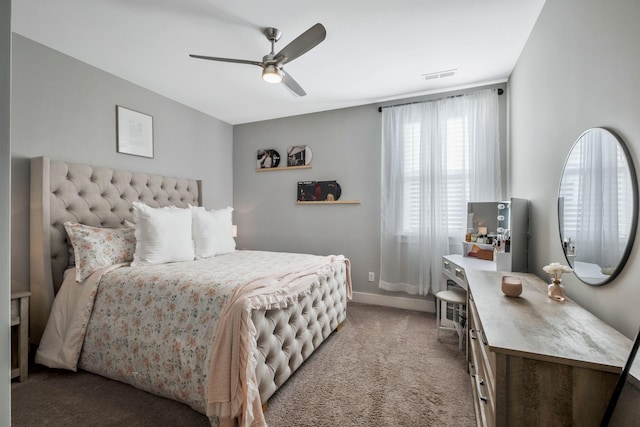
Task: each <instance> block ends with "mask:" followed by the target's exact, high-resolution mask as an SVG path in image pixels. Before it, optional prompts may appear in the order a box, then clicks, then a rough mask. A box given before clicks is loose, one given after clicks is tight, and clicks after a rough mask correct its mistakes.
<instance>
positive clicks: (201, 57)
mask: <svg viewBox="0 0 640 427" xmlns="http://www.w3.org/2000/svg"><path fill="white" fill-rule="evenodd" d="M189 56H190V57H192V58H198V59H208V60H210V61H220V62H233V63H236V64H249V65H257V66H258V67H260V68H264V64H263V63H262V62H258V61H249V60H247V59H231V58H218V57H215V56H202V55H189Z"/></svg>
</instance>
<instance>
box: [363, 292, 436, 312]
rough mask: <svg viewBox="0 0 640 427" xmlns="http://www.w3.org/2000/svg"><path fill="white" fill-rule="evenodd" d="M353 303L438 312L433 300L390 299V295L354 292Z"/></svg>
mask: <svg viewBox="0 0 640 427" xmlns="http://www.w3.org/2000/svg"><path fill="white" fill-rule="evenodd" d="M353 302H360V303H363V304H371V305H381V306H384V307H393V308H403V309H405V310H416V311H424V312H426V313H435V312H436V307H435V304H434V302H433V299H432V298H429V299H413V298H403V297H390V296H388V295H378V294H369V293H366V292H353Z"/></svg>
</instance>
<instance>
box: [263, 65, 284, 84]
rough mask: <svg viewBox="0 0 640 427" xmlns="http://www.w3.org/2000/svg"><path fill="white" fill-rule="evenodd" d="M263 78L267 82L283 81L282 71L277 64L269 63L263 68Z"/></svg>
mask: <svg viewBox="0 0 640 427" xmlns="http://www.w3.org/2000/svg"><path fill="white" fill-rule="evenodd" d="M262 80H264V81H265V82H267V83H280V82H281V81H282V72H281V71H280V69H279V68H278V67H277V66H276V65H273V64H271V65H267V66H266V67H264V70H262Z"/></svg>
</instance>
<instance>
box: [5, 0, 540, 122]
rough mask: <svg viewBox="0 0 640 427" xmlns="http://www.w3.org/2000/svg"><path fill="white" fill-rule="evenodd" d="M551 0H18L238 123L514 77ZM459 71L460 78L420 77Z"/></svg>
mask: <svg viewBox="0 0 640 427" xmlns="http://www.w3.org/2000/svg"><path fill="white" fill-rule="evenodd" d="M543 4H544V0H483V1H479V0H395V1H390V0H322V1H316V2H308V1H304V0H270V1H265V0H18V1H14V2H13V4H12V8H13V11H12V27H13V31H14V32H16V33H18V34H21V35H23V36H25V37H27V38H30V39H32V40H35V41H37V42H39V43H42V44H44V45H46V46H49V47H51V48H53V49H55V50H58V51H60V52H63V53H65V54H67V55H70V56H72V57H74V58H77V59H79V60H81V61H84V62H86V63H88V64H91V65H93V66H95V67H98V68H100V69H102V70H105V71H107V72H109V73H112V74H114V75H116V76H119V77H122V78H123V79H126V80H128V81H131V82H133V83H136V84H138V85H140V86H142V87H145V88H147V89H149V90H152V91H154V92H156V93H159V94H162V95H164V96H166V97H168V98H171V99H174V100H176V101H178V102H180V103H182V104H185V105H188V106H190V107H192V108H194V109H197V110H199V111H202V112H204V113H206V114H209V115H211V116H214V117H216V118H218V119H221V120H224V121H225V122H228V123H230V124H240V123H248V122H254V121H260V120H266V119H272V118H278V117H286V116H293V115H298V114H305V113H311V112H317V111H324V110H331V109H336V108H343V107H349V106H355V105H363V104H370V103H375V102H381V101H388V100H391V99H399V98H406V97H411V96H417V95H422V94H428V93H434V92H441V91H444V90H449V89H455V88H462V87H468V86H476V85H482V84H490V83H495V82H502V81H506V79H507V78H508V76H509V74H510V73H511V70H512V69H513V67H514V65H515V63H516V61H517V59H518V56H519V55H520V52H521V51H522V48H523V46H524V44H525V42H526V40H527V37H528V36H529V33H530V32H531V29H532V28H533V25H534V23H535V21H536V19H537V17H538V15H539V13H540V10H541V9H542V6H543ZM317 22H320V23H322V24H323V25H324V26H325V28H326V30H327V37H326V39H325V41H324V42H322V43H321V44H319V45H318V46H317V47H315V48H314V49H312V50H311V51H309V52H308V53H306V54H305V55H303V56H301V57H300V58H298V59H296V60H294V61H292V62H290V63H289V64H287V65H286V66H285V70H286V71H287V72H289V73H290V74H291V75H292V76H293V77H294V78H295V80H296V81H297V82H298V83H299V84H300V85H301V86H302V87H303V88H304V89H305V90H306V92H307V96H305V97H295V96H293V95H292V94H291V92H289V91H288V90H287V89H286V88H285V87H283V86H282V85H272V84H269V83H265V82H264V81H262V79H261V70H260V68H258V67H255V66H251V65H244V64H230V63H221V62H212V61H204V60H199V59H193V58H190V57H189V56H188V55H189V54H190V53H194V54H200V55H208V56H220V57H228V58H240V59H248V60H256V61H260V60H262V57H263V56H264V55H265V54H267V53H268V52H269V50H270V45H269V42H268V41H267V39H266V38H265V37H264V36H263V34H262V33H261V29H262V28H264V27H276V28H279V29H280V30H281V31H282V33H283V34H282V38H281V39H280V41H279V42H278V43H277V44H276V52H277V51H278V50H280V49H282V48H283V47H284V46H286V45H287V44H288V43H289V42H290V41H292V40H293V39H294V38H296V37H297V36H298V35H299V34H301V33H302V32H304V31H305V30H307V29H308V28H309V27H311V26H312V25H314V24H315V23H317ZM450 69H457V70H458V71H457V72H456V74H455V75H454V76H453V77H446V78H441V79H435V80H425V79H424V78H423V77H422V75H423V74H428V73H433V72H438V71H442V70H450Z"/></svg>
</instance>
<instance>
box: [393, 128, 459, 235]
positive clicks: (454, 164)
mask: <svg viewBox="0 0 640 427" xmlns="http://www.w3.org/2000/svg"><path fill="white" fill-rule="evenodd" d="M467 123H468V120H467V119H466V118H465V117H462V116H459V117H453V118H450V119H447V120H446V130H445V140H446V145H445V150H444V151H443V156H442V157H443V159H442V163H443V165H444V166H445V171H446V184H447V185H446V197H445V198H444V199H443V206H442V208H443V211H444V212H445V213H447V214H448V220H449V221H448V229H449V236H451V237H454V236H457V235H458V234H459V233H460V230H463V229H465V228H466V211H467V201H468V200H469V185H468V180H469V154H468V152H469V131H468V129H467ZM403 135H404V178H405V181H404V182H405V185H404V197H403V200H404V209H403V227H402V229H403V234H404V235H415V234H418V233H419V230H420V217H421V215H420V206H421V193H420V188H421V182H422V174H423V173H432V171H429V170H425V169H426V168H423V162H422V157H421V150H420V145H421V144H420V123H406V124H405V125H404V129H403ZM458 237H459V236H458Z"/></svg>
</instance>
